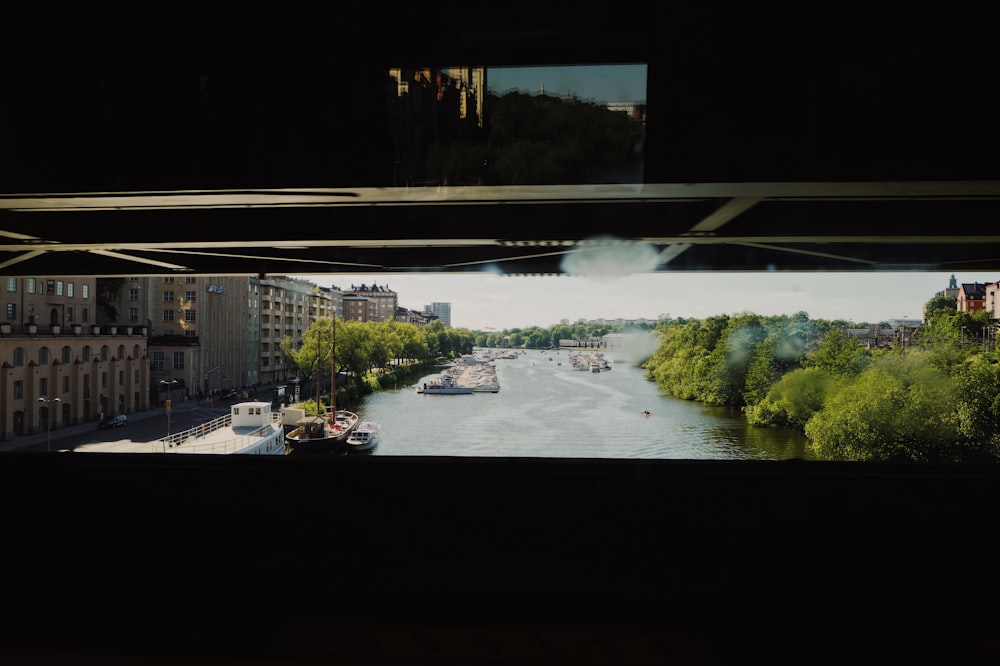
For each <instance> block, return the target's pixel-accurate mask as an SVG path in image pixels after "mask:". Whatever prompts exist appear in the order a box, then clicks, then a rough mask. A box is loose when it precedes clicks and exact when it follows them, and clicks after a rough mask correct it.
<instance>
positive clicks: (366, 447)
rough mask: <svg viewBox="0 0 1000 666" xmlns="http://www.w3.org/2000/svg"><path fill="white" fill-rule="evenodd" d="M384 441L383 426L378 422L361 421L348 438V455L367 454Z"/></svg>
mask: <svg viewBox="0 0 1000 666" xmlns="http://www.w3.org/2000/svg"><path fill="white" fill-rule="evenodd" d="M381 439H382V425H381V424H380V423H379V422H378V421H361V422H360V423H358V425H357V427H355V428H354V430H352V431H351V434H350V435H348V436H347V451H348V453H367V452H369V451H371V450H372V449H374V448H375V447H376V446H378V443H379V441H380V440H381Z"/></svg>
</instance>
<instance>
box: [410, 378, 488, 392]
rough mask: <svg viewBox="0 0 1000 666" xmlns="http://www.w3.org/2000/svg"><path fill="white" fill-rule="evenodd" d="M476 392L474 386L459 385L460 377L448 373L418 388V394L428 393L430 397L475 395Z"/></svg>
mask: <svg viewBox="0 0 1000 666" xmlns="http://www.w3.org/2000/svg"><path fill="white" fill-rule="evenodd" d="M475 390H476V389H475V388H474V387H472V386H463V385H462V384H460V383H459V381H458V377H456V376H455V375H452V374H448V373H445V374H443V375H441V376H440V377H439V378H438V379H432V380H431V381H429V382H424V384H423V386H418V387H417V393H426V394H429V395H435V394H438V395H465V394H471V393H475Z"/></svg>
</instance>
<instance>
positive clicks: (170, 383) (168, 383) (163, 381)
mask: <svg viewBox="0 0 1000 666" xmlns="http://www.w3.org/2000/svg"><path fill="white" fill-rule="evenodd" d="M176 383H177V380H176V379H171V380H170V381H167V380H166V379H161V380H160V386H164V385H166V387H167V437H170V408H171V407H172V406H173V405H171V404H170V389H172V388H173V387H174V384H176Z"/></svg>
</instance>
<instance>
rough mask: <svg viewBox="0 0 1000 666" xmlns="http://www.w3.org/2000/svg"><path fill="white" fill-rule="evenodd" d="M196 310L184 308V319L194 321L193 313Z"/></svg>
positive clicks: (194, 313)
mask: <svg viewBox="0 0 1000 666" xmlns="http://www.w3.org/2000/svg"><path fill="white" fill-rule="evenodd" d="M196 314H197V312H196V311H195V310H185V311H184V321H189V322H194V321H195V320H196V318H195V315H196Z"/></svg>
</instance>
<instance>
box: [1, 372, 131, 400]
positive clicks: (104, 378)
mask: <svg viewBox="0 0 1000 666" xmlns="http://www.w3.org/2000/svg"><path fill="white" fill-rule="evenodd" d="M89 381H90V376H89V375H84V376H83V383H84V385H85V386H86V385H87V384H88V382H89ZM132 381H133V382H135V383H136V384H138V383H139V371H138V370H134V371H133V378H132ZM124 383H125V371H124V370H119V371H118V384H119V385H124ZM101 388H102V389H105V390H107V388H108V373H106V372H102V373H101ZM11 391H12V393H13V395H12V397H13V399H14V400H23V399H24V381H23V380H21V379H16V380H14V382H13V384H12V385H11ZM69 392H70V378H69V377H66V376H64V377H62V386H60V387H59V393H61V394H66V393H69ZM48 394H49V379H48V377H39V378H38V396H39V397H45V396H47V395H48Z"/></svg>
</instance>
